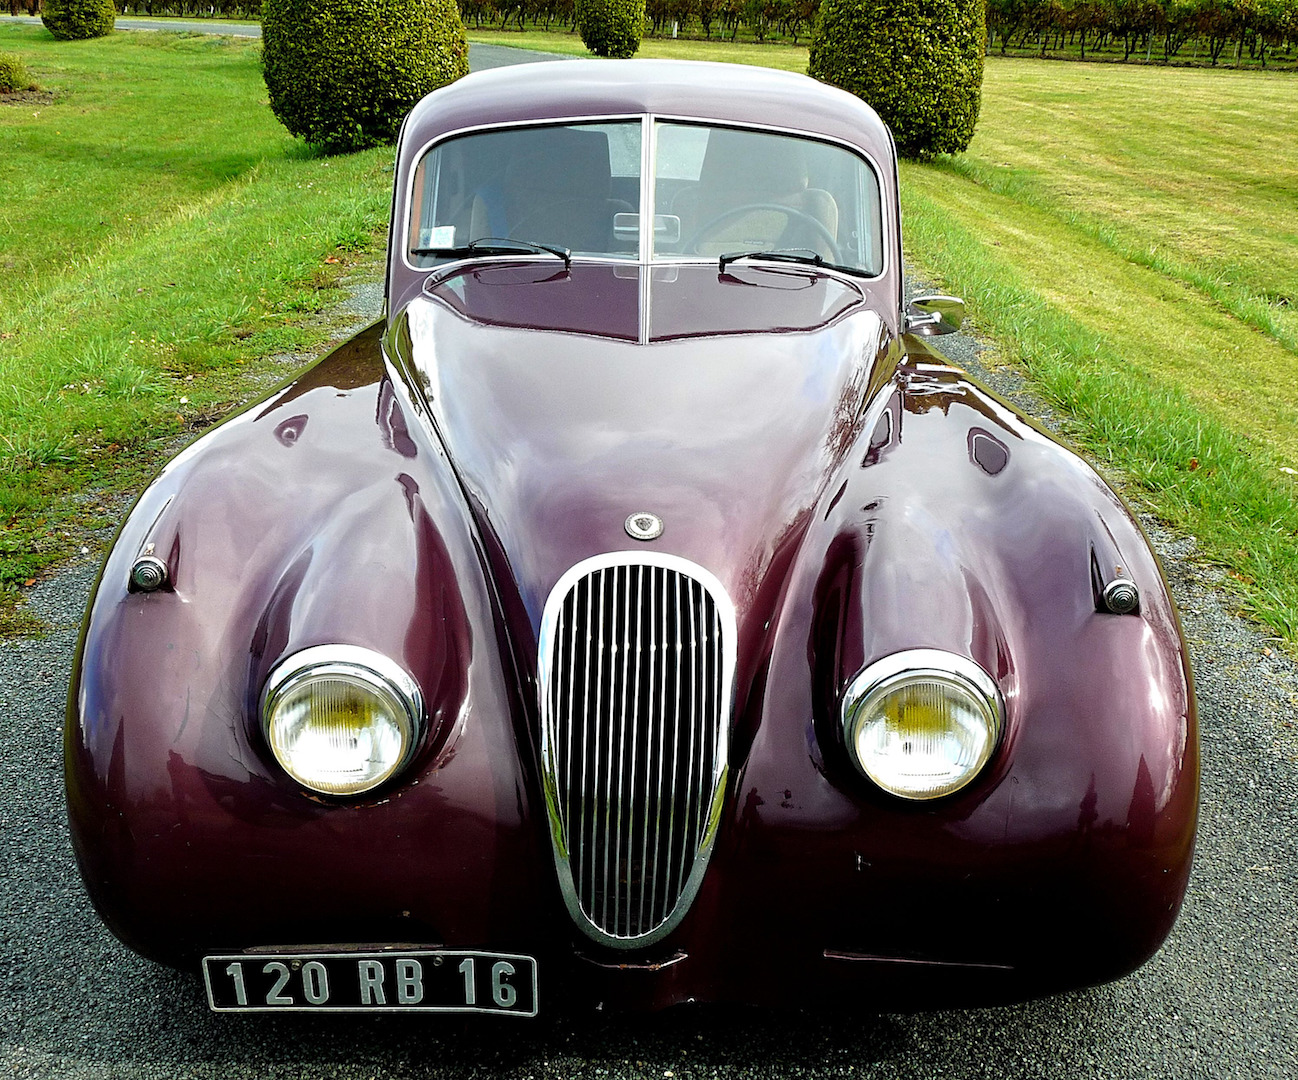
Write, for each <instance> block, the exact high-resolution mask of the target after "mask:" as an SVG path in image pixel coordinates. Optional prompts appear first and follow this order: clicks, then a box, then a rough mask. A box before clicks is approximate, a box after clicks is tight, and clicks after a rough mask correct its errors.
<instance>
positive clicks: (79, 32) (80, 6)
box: [41, 0, 117, 41]
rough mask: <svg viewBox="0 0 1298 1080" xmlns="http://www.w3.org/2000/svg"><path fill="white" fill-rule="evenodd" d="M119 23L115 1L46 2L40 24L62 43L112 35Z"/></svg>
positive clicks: (48, 0)
mask: <svg viewBox="0 0 1298 1080" xmlns="http://www.w3.org/2000/svg"><path fill="white" fill-rule="evenodd" d="M116 19H117V8H115V7H114V6H113V0H45V3H44V4H42V5H41V22H43V23H44V24H45V29H47V30H48V31H49V32H50V33H51V34H53V35H54V36H55V37H56V38H59V39H60V40H61V41H79V40H81V39H82V38H96V37H103V36H104V35H105V34H111V33H112V32H113V23H114V22H115V21H116Z"/></svg>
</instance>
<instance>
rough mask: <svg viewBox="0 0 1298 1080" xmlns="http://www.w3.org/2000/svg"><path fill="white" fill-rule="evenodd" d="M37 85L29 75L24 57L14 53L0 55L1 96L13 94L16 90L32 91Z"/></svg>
mask: <svg viewBox="0 0 1298 1080" xmlns="http://www.w3.org/2000/svg"><path fill="white" fill-rule="evenodd" d="M35 85H36V84H35V83H34V82H32V77H31V76H30V75H28V74H27V65H26V64H24V63H23V61H22V57H20V56H15V55H14V54H13V53H0V94H12V93H13V92H14V91H16V90H30V89H31V88H32V87H33V86H35Z"/></svg>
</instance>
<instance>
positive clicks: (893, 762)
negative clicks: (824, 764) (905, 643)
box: [843, 649, 1004, 799]
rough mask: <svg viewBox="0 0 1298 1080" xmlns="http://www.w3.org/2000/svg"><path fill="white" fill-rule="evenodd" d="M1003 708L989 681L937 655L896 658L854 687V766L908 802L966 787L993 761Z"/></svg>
mask: <svg viewBox="0 0 1298 1080" xmlns="http://www.w3.org/2000/svg"><path fill="white" fill-rule="evenodd" d="M1003 716H1004V707H1003V705H1002V703H1001V697H1000V692H999V690H998V689H997V687H996V684H995V683H994V682H993V681H992V679H991V678H990V676H988V675H987V673H986V672H984V671H983V670H982V668H980V667H978V665H977V664H974V663H973V662H972V661H970V660H968V659H966V658H964V657H961V656H956V655H955V654H952V653H945V652H940V651H938V650H935V649H912V650H909V651H907V652H901V653H894V654H893V655H892V656H889V657H885V658H884V659H883V660H880V661H878V662H877V663H874V664H871V665H870V666H869V667H867V668H866V669H865V670H864V671H862V672H861V674H860V675H858V676H857V677H856V679H854V680H853V682H852V685H851V686H850V687H849V688H848V691H847V693H846V695H845V696H844V699H843V736H844V739H845V741H846V743H847V747H848V751H849V753H850V754H851V756H852V760H853V762H854V763H855V765H856V767H857V768H858V769H859V770H860V771H861V772H862V773H864V774H865V775H866V776H867V777H869V778H870V779H871V780H872V781H874V783H876V784H878V785H879V787H881V788H883V789H884V790H885V791H888V792H891V793H892V794H893V795H897V796H900V797H901V798H905V799H936V798H939V797H941V796H943V795H949V794H951V793H952V792H954V791H958V790H959V789H960V788H962V787H964V786H965V785H966V784H968V783H969V782H970V781H972V780H973V778H974V777H975V776H977V775H978V773H979V772H980V771H981V770H982V768H983V766H985V765H986V764H987V762H988V761H989V760H990V759H991V756H992V752H993V751H994V750H995V749H996V745H997V743H998V742H999V740H1000V734H1001V728H1002V725H1003Z"/></svg>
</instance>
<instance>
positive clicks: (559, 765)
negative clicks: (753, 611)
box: [539, 553, 734, 946]
mask: <svg viewBox="0 0 1298 1080" xmlns="http://www.w3.org/2000/svg"><path fill="white" fill-rule="evenodd" d="M539 659H540V673H541V686H540V687H539V690H540V693H539V700H540V703H541V713H542V717H541V721H542V731H541V743H542V751H543V757H544V761H543V766H544V769H545V779H546V797H547V799H548V800H549V801H550V822H551V829H552V830H553V832H554V841H555V844H554V846H555V854H556V858H557V860H558V865H559V874H560V884H561V886H563V887H564V892H565V899H566V900H567V902H568V906H569V909H570V911H572V913H573V915H574V917H575V918H576V919H577V921H578V923H579V925H582V927H583V929H585V930H586V932H587V933H588V934H590V935H591V936H592V937H594V938H595V939H596V940H599V941H602V942H604V943H606V944H612V945H617V946H633V945H637V944H643V943H646V942H649V941H652V940H656V939H657V938H658V937H660V936H662V935H663V934H665V933H667V932H669V931H670V930H671V928H672V927H674V926H675V925H676V923H677V922H679V920H680V918H681V917H682V916H683V914H684V911H685V910H686V909H687V908H688V905H689V903H690V901H691V900H692V899H693V892H694V891H695V890H696V889H697V887H698V881H699V878H700V877H701V874H702V868H703V866H704V865H705V864H706V861H707V857H708V855H709V854H710V850H711V844H712V839H713V837H712V834H711V831H710V829H711V828H712V827H713V824H712V822H713V815H712V813H711V808H712V806H713V804H714V803H715V801H716V799H717V798H718V797H719V795H720V790H719V789H720V788H721V787H722V786H723V785H724V777H725V765H726V762H725V757H726V745H727V739H726V732H727V730H728V726H729V721H730V716H729V707H730V683H731V679H732V677H733V668H734V609H733V607H732V606H731V604H730V600H729V598H728V597H727V596H726V594H725V592H724V590H723V589H722V588H721V586H720V584H719V583H718V582H717V581H716V579H715V578H714V577H712V575H710V574H709V573H708V572H707V571H705V570H703V569H702V568H701V567H698V566H695V565H694V564H692V563H688V562H686V561H685V560H683V559H677V558H674V557H672V556H663V555H653V556H649V557H645V556H642V555H640V554H639V553H618V554H616V555H607V556H597V557H596V558H595V559H591V560H587V562H585V563H582V564H580V565H579V566H576V567H574V568H573V569H572V570H571V571H569V572H568V574H565V575H564V577H563V578H562V579H561V580H560V582H559V584H558V585H556V586H555V589H554V592H553V593H552V594H551V596H550V599H549V601H548V602H547V604H546V609H545V614H544V616H543V619H542V632H541V656H540V658H539Z"/></svg>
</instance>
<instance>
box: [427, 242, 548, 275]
mask: <svg viewBox="0 0 1298 1080" xmlns="http://www.w3.org/2000/svg"><path fill="white" fill-rule="evenodd" d="M410 253H411V254H412V255H450V256H456V255H459V256H467V255H518V254H527V253H531V254H533V255H553V256H555V258H558V259H562V260H563V266H564V269H565V270H567V269H571V268H572V252H571V251H569V250H568V249H567V248H566V247H559V246H558V245H556V244H538V243H536V242H535V241H534V240H515V239H514V238H513V237H510V236H480V237H478V238H477V239H476V240H470V241H469V242H468V243H467V244H464V245H462V246H460V247H422V248H414V249H413V250H412V251H411V252H410Z"/></svg>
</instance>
